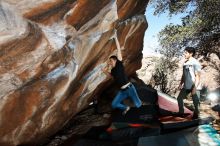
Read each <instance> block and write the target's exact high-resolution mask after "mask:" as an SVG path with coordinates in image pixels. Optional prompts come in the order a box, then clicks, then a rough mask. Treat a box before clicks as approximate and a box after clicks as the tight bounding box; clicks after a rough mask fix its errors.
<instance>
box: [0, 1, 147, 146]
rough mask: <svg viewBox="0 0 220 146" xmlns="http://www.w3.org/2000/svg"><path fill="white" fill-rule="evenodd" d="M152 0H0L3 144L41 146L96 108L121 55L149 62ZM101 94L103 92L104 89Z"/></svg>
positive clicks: (131, 62) (131, 65)
mask: <svg viewBox="0 0 220 146" xmlns="http://www.w3.org/2000/svg"><path fill="white" fill-rule="evenodd" d="M147 3H148V0H138V1H137V0H126V1H124V0H44V1H40V0H31V1H30V0H2V1H0V20H1V21H0V36H1V37H0V145H22V144H36V143H41V142H42V141H44V138H46V137H49V136H51V135H53V134H54V133H55V132H57V131H58V130H59V129H61V128H62V127H63V126H64V125H65V123H66V122H67V121H68V120H69V119H71V117H72V116H74V115H75V114H76V113H78V112H79V111H81V110H82V109H83V108H85V107H87V106H88V103H89V102H90V101H91V97H92V96H93V95H94V94H95V93H94V91H95V90H96V89H97V87H98V88H99V90H98V92H100V91H101V90H102V88H103V87H105V86H106V85H107V84H106V83H107V82H108V81H109V80H110V79H109V78H107V77H106V76H105V75H104V74H103V73H102V71H101V68H102V67H103V66H105V64H106V60H107V59H108V57H109V56H110V55H112V54H114V53H116V50H117V49H116V45H115V41H114V39H112V36H113V32H114V29H116V30H117V37H118V40H119V42H120V46H121V48H122V55H123V58H124V63H125V66H126V71H127V73H128V75H131V74H133V73H135V71H136V70H137V69H139V68H140V67H141V59H142V49H143V37H144V33H145V30H146V28H147V22H146V19H145V16H144V12H145V7H146V5H147ZM96 92H97V91H96Z"/></svg>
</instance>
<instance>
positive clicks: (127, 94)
mask: <svg viewBox="0 0 220 146" xmlns="http://www.w3.org/2000/svg"><path fill="white" fill-rule="evenodd" d="M126 98H131V100H132V101H133V103H134V104H135V106H136V107H137V108H139V107H140V106H141V105H142V103H141V100H140V99H139V97H138V94H137V91H136V89H135V87H134V85H133V84H130V85H129V86H128V87H127V88H126V89H123V90H120V91H119V92H118V93H117V95H116V96H115V98H114V100H113V101H112V108H113V109H115V108H118V109H121V110H125V109H126V108H127V107H128V106H126V105H124V104H123V103H122V101H123V100H124V99H126Z"/></svg>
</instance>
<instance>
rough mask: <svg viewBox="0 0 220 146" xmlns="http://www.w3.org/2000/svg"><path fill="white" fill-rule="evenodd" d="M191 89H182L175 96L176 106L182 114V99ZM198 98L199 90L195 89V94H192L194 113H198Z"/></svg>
mask: <svg viewBox="0 0 220 146" xmlns="http://www.w3.org/2000/svg"><path fill="white" fill-rule="evenodd" d="M191 91H192V90H188V89H184V88H183V89H182V90H181V91H180V93H179V96H178V97H177V101H178V106H179V113H181V114H183V113H184V105H183V99H184V98H186V97H187V96H188V95H189V94H190V93H191ZM199 98H200V91H199V90H197V91H196V93H195V94H193V95H192V99H193V104H194V108H195V110H194V113H196V114H198V113H199V104H200V103H199Z"/></svg>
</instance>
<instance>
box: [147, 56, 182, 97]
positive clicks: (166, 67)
mask: <svg viewBox="0 0 220 146" xmlns="http://www.w3.org/2000/svg"><path fill="white" fill-rule="evenodd" d="M177 61H178V60H176V59H172V60H171V59H170V58H167V57H161V58H160V59H159V60H158V62H157V64H156V66H155V72H154V74H153V75H152V78H151V82H153V85H152V86H153V88H156V89H158V90H160V91H162V92H163V93H167V94H171V93H173V92H175V91H173V88H172V87H171V85H172V84H173V80H170V78H172V73H173V72H174V70H176V69H177V67H178V65H177Z"/></svg>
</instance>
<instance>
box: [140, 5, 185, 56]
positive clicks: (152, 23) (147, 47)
mask: <svg viewBox="0 0 220 146" xmlns="http://www.w3.org/2000/svg"><path fill="white" fill-rule="evenodd" d="M153 12H154V8H153V7H152V5H148V7H147V10H146V12H145V16H146V18H147V21H148V29H147V30H146V32H145V37H144V49H143V54H144V56H147V55H150V54H153V53H155V52H154V50H155V48H156V47H157V46H158V45H159V43H158V38H157V34H158V33H159V32H160V30H161V29H163V28H164V27H165V26H166V25H167V24H170V23H173V24H181V18H182V17H183V16H185V15H186V14H178V15H175V16H172V18H170V17H169V16H168V13H164V14H161V15H159V16H154V15H153Z"/></svg>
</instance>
